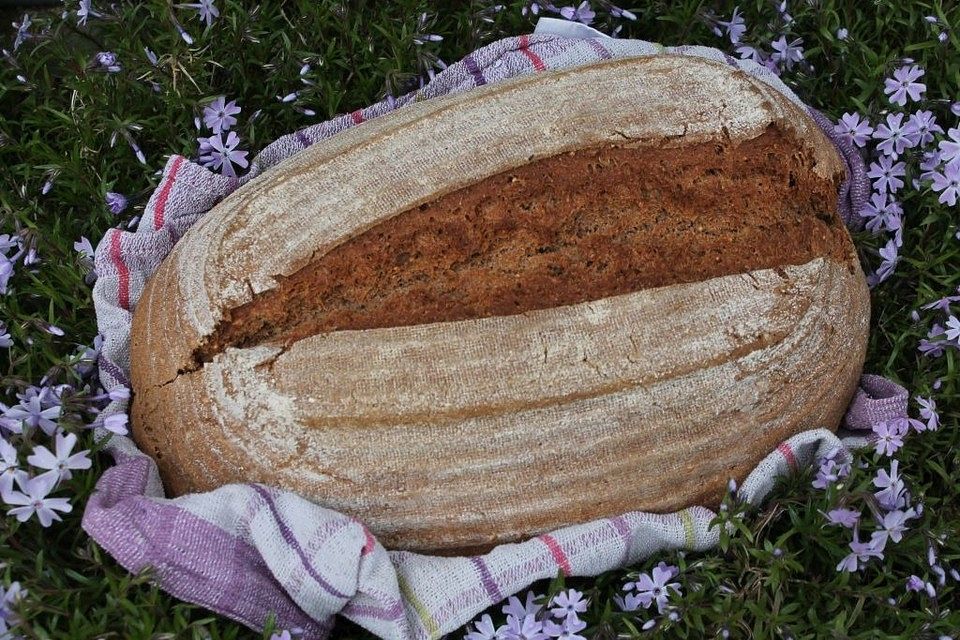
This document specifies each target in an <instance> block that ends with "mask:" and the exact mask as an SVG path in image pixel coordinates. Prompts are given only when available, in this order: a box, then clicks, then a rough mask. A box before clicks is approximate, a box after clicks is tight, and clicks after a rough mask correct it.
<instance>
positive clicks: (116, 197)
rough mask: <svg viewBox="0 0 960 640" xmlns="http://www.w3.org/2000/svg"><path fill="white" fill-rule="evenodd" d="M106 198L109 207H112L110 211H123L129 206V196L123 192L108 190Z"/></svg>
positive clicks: (116, 212) (115, 212) (114, 212)
mask: <svg viewBox="0 0 960 640" xmlns="http://www.w3.org/2000/svg"><path fill="white" fill-rule="evenodd" d="M104 199H105V200H106V202H107V208H108V209H110V213H113V214H118V213H123V210H124V209H126V208H127V197H126V196H125V195H123V194H122V193H117V192H116V191H107V195H106V196H105V198H104Z"/></svg>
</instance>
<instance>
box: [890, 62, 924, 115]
mask: <svg viewBox="0 0 960 640" xmlns="http://www.w3.org/2000/svg"><path fill="white" fill-rule="evenodd" d="M924 73H925V72H924V70H923V69H921V68H920V67H918V66H917V65H912V66H909V67H906V66H904V67H900V68H899V69H897V70H896V71H894V72H893V77H892V78H887V79H886V80H884V81H883V84H884V88H883V92H884V93H885V94H887V95H888V96H890V102H892V103H893V104H896V105H900V106H901V107H902V106H904V105H906V104H907V98H909V99H910V100H913V101H915V102H916V101H918V100H920V97H921V95H922V94H923V92H925V91H926V90H927V85H925V84H923V83H922V82H917V79H919V78H921V77H922V76H923V74H924Z"/></svg>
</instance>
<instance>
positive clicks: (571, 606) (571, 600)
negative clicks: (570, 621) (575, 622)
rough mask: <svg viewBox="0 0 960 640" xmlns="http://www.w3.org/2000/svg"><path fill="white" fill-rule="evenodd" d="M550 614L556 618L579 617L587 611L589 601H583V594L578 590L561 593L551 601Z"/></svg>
mask: <svg viewBox="0 0 960 640" xmlns="http://www.w3.org/2000/svg"><path fill="white" fill-rule="evenodd" d="M550 606H552V607H553V608H552V609H550V613H551V614H553V616H554V617H556V618H569V617H571V616H573V617H574V618H575V617H577V614H578V613H583V612H584V611H586V610H587V601H586V600H584V599H583V592H581V591H577V590H576V589H567V590H566V591H561V592H560V593H558V594H557V595H555V596H554V597H553V600H551V601H550Z"/></svg>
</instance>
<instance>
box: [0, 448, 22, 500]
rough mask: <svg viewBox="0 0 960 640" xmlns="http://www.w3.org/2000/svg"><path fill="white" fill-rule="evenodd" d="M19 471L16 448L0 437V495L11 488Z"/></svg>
mask: <svg viewBox="0 0 960 640" xmlns="http://www.w3.org/2000/svg"><path fill="white" fill-rule="evenodd" d="M18 472H20V463H19V462H18V461H17V450H16V448H14V446H13V445H12V444H10V443H9V442H7V441H6V440H5V439H3V438H0V496H3V495H6V494H7V493H8V492H9V491H10V490H11V489H13V479H14V478H15V477H16V475H17V473H18Z"/></svg>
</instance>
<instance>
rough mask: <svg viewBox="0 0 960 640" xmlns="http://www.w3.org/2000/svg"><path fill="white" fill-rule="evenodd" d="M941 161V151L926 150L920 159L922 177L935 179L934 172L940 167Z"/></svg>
mask: <svg viewBox="0 0 960 640" xmlns="http://www.w3.org/2000/svg"><path fill="white" fill-rule="evenodd" d="M940 163H941V161H940V152H939V151H938V150H936V149H934V150H933V151H924V152H923V157H922V158H921V160H920V171H921V173H920V179H921V180H933V174H934V173H935V172H936V170H937V169H938V168H939V167H940Z"/></svg>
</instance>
